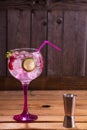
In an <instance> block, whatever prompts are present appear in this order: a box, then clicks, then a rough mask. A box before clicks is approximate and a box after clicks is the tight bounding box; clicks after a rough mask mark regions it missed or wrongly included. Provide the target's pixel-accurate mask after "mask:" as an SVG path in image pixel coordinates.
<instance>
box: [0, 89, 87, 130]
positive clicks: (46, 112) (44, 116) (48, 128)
mask: <svg viewBox="0 0 87 130" xmlns="http://www.w3.org/2000/svg"><path fill="white" fill-rule="evenodd" d="M64 93H73V94H76V95H77V97H76V105H75V128H74V130H86V129H87V102H86V101H87V90H79V91H77V90H67V91H66V90H63V91H28V108H29V112H30V113H33V114H37V115H38V119H37V120H36V121H35V122H32V123H17V122H15V121H14V120H13V115H14V114H17V113H21V112H22V108H23V92H22V91H18V92H17V91H3V92H0V130H2V129H3V130H4V129H5V130H10V129H11V130H18V129H22V130H24V129H30V130H64V129H66V128H64V127H63V120H64V108H63V107H64V106H63V94H64ZM46 105H49V106H50V107H43V106H46Z"/></svg>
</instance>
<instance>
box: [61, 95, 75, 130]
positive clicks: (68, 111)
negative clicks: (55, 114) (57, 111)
mask: <svg viewBox="0 0 87 130" xmlns="http://www.w3.org/2000/svg"><path fill="white" fill-rule="evenodd" d="M75 97H76V95H74V94H64V95H63V101H64V111H65V116H64V122H63V126H64V127H66V128H74V127H75V121H74V110H75Z"/></svg>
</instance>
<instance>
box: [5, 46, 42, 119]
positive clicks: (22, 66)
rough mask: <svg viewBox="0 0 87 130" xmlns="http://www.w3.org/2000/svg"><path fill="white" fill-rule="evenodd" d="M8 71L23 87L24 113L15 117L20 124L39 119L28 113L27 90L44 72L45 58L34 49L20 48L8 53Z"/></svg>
mask: <svg viewBox="0 0 87 130" xmlns="http://www.w3.org/2000/svg"><path fill="white" fill-rule="evenodd" d="M7 57H8V70H9V72H10V74H11V75H12V76H13V77H15V78H16V79H18V80H19V81H20V82H21V84H22V87H23V92H24V107H23V112H22V113H21V114H19V115H15V116H14V117H13V119H14V120H16V121H19V122H31V121H34V120H36V119H37V118H38V116H37V115H33V114H30V113H29V112H28V105H27V90H28V86H29V84H30V82H31V81H32V80H34V79H35V78H37V77H38V76H39V75H40V74H41V73H42V70H43V57H42V55H41V53H40V51H36V49H34V48H20V49H14V50H10V51H9V52H7Z"/></svg>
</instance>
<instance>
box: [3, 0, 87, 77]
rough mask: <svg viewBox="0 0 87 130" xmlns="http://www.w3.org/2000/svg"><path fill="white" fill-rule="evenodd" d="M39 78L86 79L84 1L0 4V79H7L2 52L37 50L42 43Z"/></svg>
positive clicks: (12, 0) (86, 8)
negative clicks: (41, 65)
mask: <svg viewBox="0 0 87 130" xmlns="http://www.w3.org/2000/svg"><path fill="white" fill-rule="evenodd" d="M45 39H48V40H49V41H51V42H53V43H54V44H56V45H57V46H59V47H60V48H62V51H61V52H57V51H56V50H55V49H53V48H51V47H49V46H45V47H44V48H43V50H42V54H43V56H44V62H45V66H44V71H43V74H42V75H43V76H57V77H64V76H75V77H76V76H87V0H67V2H66V0H18V1H17V0H0V61H1V63H0V76H6V77H7V76H8V75H9V73H8V70H7V60H6V56H5V54H6V52H7V51H8V50H10V49H14V48H21V47H33V48H37V47H39V46H40V44H41V43H42V42H43V41H44V40H45Z"/></svg>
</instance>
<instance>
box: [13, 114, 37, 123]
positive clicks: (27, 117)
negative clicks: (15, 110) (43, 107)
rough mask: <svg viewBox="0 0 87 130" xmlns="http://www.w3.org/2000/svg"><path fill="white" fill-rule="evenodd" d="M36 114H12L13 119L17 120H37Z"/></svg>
mask: <svg viewBox="0 0 87 130" xmlns="http://www.w3.org/2000/svg"><path fill="white" fill-rule="evenodd" d="M37 118H38V116H37V115H32V114H29V113H27V114H24V115H23V114H19V115H14V117H13V119H14V120H16V121H18V122H32V121H35V120H37Z"/></svg>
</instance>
